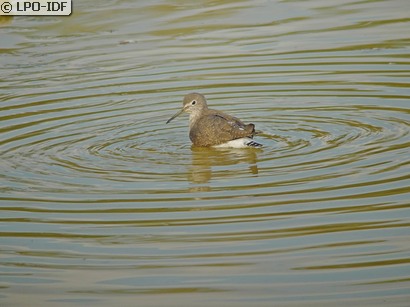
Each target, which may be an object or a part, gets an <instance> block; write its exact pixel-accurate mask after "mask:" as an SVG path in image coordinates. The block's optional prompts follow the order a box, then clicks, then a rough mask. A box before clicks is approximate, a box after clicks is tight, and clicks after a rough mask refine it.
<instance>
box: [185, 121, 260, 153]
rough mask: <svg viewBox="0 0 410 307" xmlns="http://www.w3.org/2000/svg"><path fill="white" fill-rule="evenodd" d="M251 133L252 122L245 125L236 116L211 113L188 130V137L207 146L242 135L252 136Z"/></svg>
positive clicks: (252, 130) (252, 131) (241, 136)
mask: <svg viewBox="0 0 410 307" xmlns="http://www.w3.org/2000/svg"><path fill="white" fill-rule="evenodd" d="M253 134H254V126H253V125H252V124H251V125H245V124H244V123H243V122H241V121H240V120H239V119H237V118H236V117H233V116H230V115H227V114H221V113H218V114H215V113H211V114H208V115H206V116H204V117H202V118H201V119H199V120H198V122H197V123H196V124H195V127H194V129H192V130H191V132H190V137H191V139H192V140H193V142H194V143H197V144H201V145H202V146H209V145H216V144H222V143H225V142H228V141H231V140H235V139H239V138H243V137H253ZM204 140H206V141H204ZM202 142H203V143H202Z"/></svg>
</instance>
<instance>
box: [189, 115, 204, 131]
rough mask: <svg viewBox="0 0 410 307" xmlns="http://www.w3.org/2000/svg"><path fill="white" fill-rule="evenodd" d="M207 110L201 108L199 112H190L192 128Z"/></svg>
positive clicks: (190, 126) (190, 125)
mask: <svg viewBox="0 0 410 307" xmlns="http://www.w3.org/2000/svg"><path fill="white" fill-rule="evenodd" d="M204 112H205V110H199V111H198V112H192V113H191V114H189V128H190V129H191V128H192V127H193V126H194V125H195V123H196V121H197V120H198V119H199V118H200V117H201V116H203V113H204Z"/></svg>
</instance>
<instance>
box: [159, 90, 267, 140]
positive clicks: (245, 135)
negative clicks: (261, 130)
mask: <svg viewBox="0 0 410 307" xmlns="http://www.w3.org/2000/svg"><path fill="white" fill-rule="evenodd" d="M184 112H186V113H188V114H189V138H190V139H191V141H192V143H193V144H194V146H199V147H210V146H214V147H231V148H246V147H262V146H263V145H262V144H259V143H257V142H255V141H254V140H253V137H254V135H255V125H254V124H247V125H246V124H244V123H243V122H242V121H241V120H239V119H238V118H236V117H234V116H231V115H228V114H226V113H224V112H222V111H217V110H213V109H209V108H208V104H207V102H206V99H205V97H204V95H202V94H199V93H190V94H187V95H185V97H184V99H183V102H182V109H181V110H180V111H179V112H177V113H176V114H175V115H174V116H172V117H171V118H170V119H169V120H168V121H167V124H168V123H169V122H170V121H172V120H173V119H174V118H176V117H177V116H179V115H181V114H182V113H184Z"/></svg>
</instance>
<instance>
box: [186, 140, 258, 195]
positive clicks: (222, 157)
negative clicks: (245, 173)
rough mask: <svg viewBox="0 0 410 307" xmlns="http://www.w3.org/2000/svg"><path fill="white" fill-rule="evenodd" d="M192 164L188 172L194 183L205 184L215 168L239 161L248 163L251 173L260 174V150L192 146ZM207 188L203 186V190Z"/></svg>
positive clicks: (190, 179)
mask: <svg viewBox="0 0 410 307" xmlns="http://www.w3.org/2000/svg"><path fill="white" fill-rule="evenodd" d="M191 149H192V165H191V167H190V169H189V172H188V179H189V181H190V182H192V183H196V184H201V183H202V184H203V183H207V182H209V181H210V180H211V179H212V177H213V175H214V172H215V170H214V168H216V167H218V168H219V172H220V167H223V166H230V165H234V164H239V163H246V164H247V165H248V169H249V173H250V174H253V175H257V174H258V172H259V171H258V165H257V160H258V157H257V154H258V152H259V151H260V150H255V149H232V148H218V149H216V148H207V147H195V146H193V147H192V148H191ZM204 189H205V190H207V188H206V187H202V188H201V190H204Z"/></svg>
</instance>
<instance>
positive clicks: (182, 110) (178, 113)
mask: <svg viewBox="0 0 410 307" xmlns="http://www.w3.org/2000/svg"><path fill="white" fill-rule="evenodd" d="M184 111H185V109H184V108H182V109H181V110H180V111H178V112H177V113H176V114H174V116H172V117H171V118H170V119H168V120H167V124H168V123H169V122H170V121H171V120H173V119H174V118H175V117H178V116H179V115H181V114H182V113H184Z"/></svg>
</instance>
